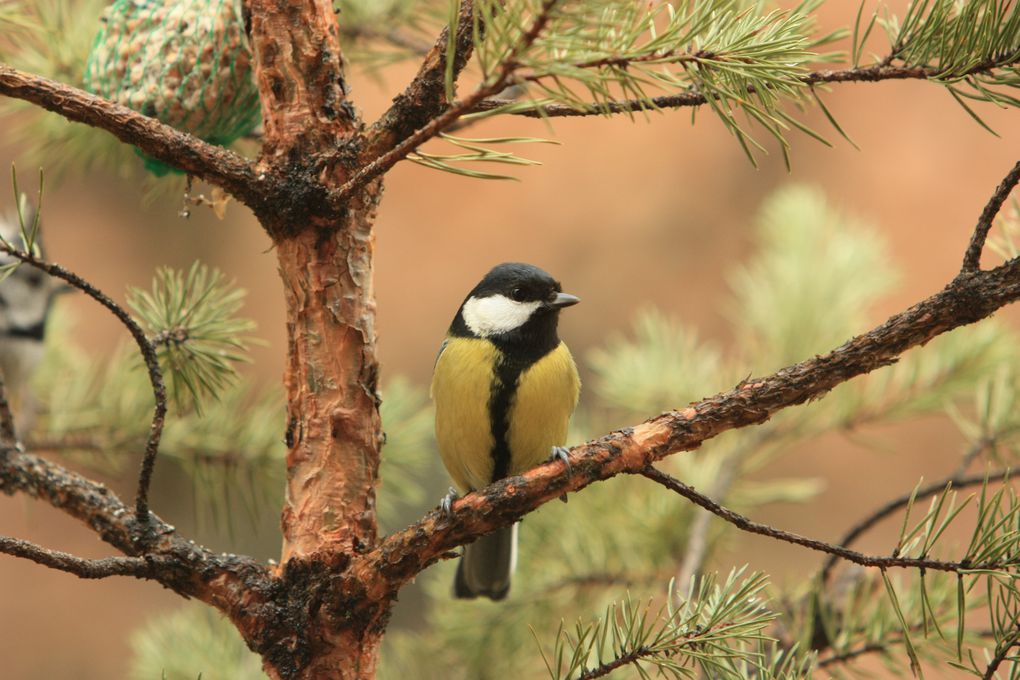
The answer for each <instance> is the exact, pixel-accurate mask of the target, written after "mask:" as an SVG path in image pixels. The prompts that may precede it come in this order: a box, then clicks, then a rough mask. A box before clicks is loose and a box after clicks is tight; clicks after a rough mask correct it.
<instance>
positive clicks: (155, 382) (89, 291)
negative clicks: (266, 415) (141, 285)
mask: <svg viewBox="0 0 1020 680" xmlns="http://www.w3.org/2000/svg"><path fill="white" fill-rule="evenodd" d="M0 251H2V252H5V253H7V254H8V255H10V256H12V257H14V258H17V259H19V260H21V261H22V262H24V263H25V264H27V265H30V266H32V267H35V268H36V269H39V270H40V271H43V272H46V273H47V274H49V275H50V276H53V277H56V278H58V279H60V280H62V281H64V282H66V283H68V284H70V285H71V286H73V287H75V288H77V289H78V290H80V291H82V292H83V293H85V294H86V295H88V296H89V297H91V298H92V299H93V300H95V301H96V302H98V303H99V304H101V305H102V306H103V307H106V309H108V310H109V311H110V312H111V313H112V314H113V315H114V316H115V317H117V320H118V321H120V322H121V324H122V325H123V326H124V327H125V328H127V330H128V332H129V333H131V337H132V338H133V339H134V341H135V344H137V345H138V351H139V352H140V353H141V355H142V359H143V360H144V362H145V368H146V369H147V371H148V374H149V383H150V384H151V385H152V394H153V398H154V399H155V402H156V403H155V406H154V408H153V414H152V424H151V426H150V427H149V438H148V441H147V442H146V444H145V455H144V457H143V458H142V466H141V470H140V472H139V474H138V492H137V495H136V497H135V514H136V515H137V517H138V519H139V521H140V522H146V521H147V520H148V517H149V485H150V483H151V482H152V471H153V468H154V467H155V465H156V454H157V453H159V441H160V438H161V437H162V435H163V424H164V422H165V420H166V409H167V400H166V385H165V384H164V382H163V372H162V370H161V369H160V367H159V359H158V357H157V356H156V349H155V347H153V345H152V343H151V342H149V339H148V338H147V337H146V335H145V331H143V330H142V327H141V326H139V325H138V323H137V322H136V321H135V320H134V319H132V318H131V315H130V314H128V313H127V311H125V310H124V308H123V307H121V306H120V305H118V304H117V303H116V302H114V301H113V300H112V299H111V298H110V297H109V296H108V295H106V293H104V292H103V291H101V290H99V289H98V288H96V287H95V286H93V285H92V284H91V283H89V282H88V281H86V280H85V279H83V278H81V277H80V276H78V275H77V274H75V273H74V272H71V271H68V270H67V269H64V268H63V267H61V266H60V265H56V264H52V263H49V262H45V261H43V260H40V259H38V258H36V257H35V256H34V255H32V254H30V253H25V252H22V251H20V250H17V249H15V248H12V247H11V246H9V245H7V244H5V243H0Z"/></svg>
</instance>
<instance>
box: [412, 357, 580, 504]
mask: <svg viewBox="0 0 1020 680" xmlns="http://www.w3.org/2000/svg"><path fill="white" fill-rule="evenodd" d="M499 359H500V352H499V350H498V349H497V348H496V346H495V345H493V344H492V343H491V342H489V341H487V340H481V339H475V338H449V339H448V341H447V344H446V347H445V349H444V350H443V351H442V353H441V354H440V355H439V358H438V359H437V361H436V368H435V374H434V375H433V378H432V398H433V399H434V400H435V406H436V441H437V443H438V444H439V453H440V455H441V456H442V459H443V464H444V465H445V466H446V469H447V471H448V472H449V473H450V477H452V478H453V481H454V483H455V484H456V485H457V487H458V489H459V490H460V491H461V492H466V491H470V490H472V489H480V488H482V487H483V486H487V485H488V484H489V483H490V482H492V474H493V467H494V461H493V453H492V452H493V449H494V448H495V445H496V441H495V438H494V436H493V429H492V420H491V414H490V410H489V409H490V406H491V396H492V390H493V388H494V381H495V380H496V377H495V371H494V367H495V366H496V362H497V361H499ZM580 389H581V381H580V379H579V377H578V375H577V366H576V365H575V364H574V359H573V357H572V356H571V355H570V350H568V349H567V346H566V345H565V344H563V343H562V342H561V343H560V344H559V346H557V347H556V349H554V350H553V351H552V352H550V353H548V354H546V355H545V356H544V357H542V358H541V359H539V360H538V361H537V362H535V363H534V364H532V365H531V366H529V367H528V368H527V369H525V370H524V371H523V372H522V373H521V375H520V377H519V378H518V381H517V387H516V390H515V393H514V396H513V399H512V401H511V405H510V411H509V423H510V425H509V429H508V432H507V435H506V437H507V444H508V446H509V449H510V465H509V473H510V474H512V475H514V474H520V473H521V472H524V471H525V470H527V469H529V468H532V467H534V466H536V465H538V464H539V463H541V462H543V461H545V460H547V459H548V458H549V456H550V453H551V449H552V447H554V446H561V445H563V444H564V443H565V442H566V439H567V425H568V423H569V421H570V416H571V414H572V413H573V412H574V407H575V406H576V405H577V399H578V395H579V394H580Z"/></svg>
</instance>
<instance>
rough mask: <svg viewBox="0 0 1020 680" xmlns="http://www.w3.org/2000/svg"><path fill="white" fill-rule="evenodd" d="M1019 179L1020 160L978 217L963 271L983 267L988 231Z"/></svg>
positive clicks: (965, 256) (965, 254)
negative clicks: (982, 252) (982, 259)
mask: <svg viewBox="0 0 1020 680" xmlns="http://www.w3.org/2000/svg"><path fill="white" fill-rule="evenodd" d="M1018 181H1020V162H1017V164H1016V165H1014V166H1013V169H1012V170H1010V172H1009V174H1008V175H1006V177H1004V178H1003V180H1002V182H1001V183H1000V184H999V186H998V187H997V188H996V189H995V193H994V194H992V198H991V200H990V201H988V204H987V205H986V206H985V209H984V210H982V211H981V217H980V218H978V223H977V226H976V227H974V234H973V235H972V236H971V238H970V244H968V246H967V252H966V253H964V256H963V266H962V267H961V268H960V271H961V272H973V271H977V270H978V269H980V268H981V251H982V250H984V248H985V239H986V238H988V231H989V230H990V229H991V228H992V223H993V222H994V221H995V216H996V215H998V214H999V210H1001V209H1002V204H1003V203H1005V202H1006V199H1007V198H1008V197H1009V194H1010V193H1011V192H1012V191H1013V187H1015V186H1016V184H1017V182H1018Z"/></svg>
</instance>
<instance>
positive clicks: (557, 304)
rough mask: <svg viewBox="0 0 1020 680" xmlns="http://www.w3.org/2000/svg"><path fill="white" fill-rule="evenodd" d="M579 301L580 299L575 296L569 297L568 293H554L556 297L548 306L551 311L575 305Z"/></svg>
mask: <svg viewBox="0 0 1020 680" xmlns="http://www.w3.org/2000/svg"><path fill="white" fill-rule="evenodd" d="M580 301H581V298H579V297H577V296H576V295H571V294H570V293H556V297H555V298H554V299H553V301H552V302H550V303H549V306H550V307H552V308H553V309H562V308H563V307H569V306H570V305H576V304H577V303H578V302H580Z"/></svg>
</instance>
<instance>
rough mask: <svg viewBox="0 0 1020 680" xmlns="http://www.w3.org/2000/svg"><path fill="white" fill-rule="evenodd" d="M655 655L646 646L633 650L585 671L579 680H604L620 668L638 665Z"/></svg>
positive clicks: (579, 676) (578, 677)
mask: <svg viewBox="0 0 1020 680" xmlns="http://www.w3.org/2000/svg"><path fill="white" fill-rule="evenodd" d="M653 654H655V652H654V651H653V650H651V649H649V648H648V647H645V646H641V647H638V648H637V649H632V650H631V651H629V652H627V653H626V654H621V655H620V656H618V657H616V658H615V659H613V660H612V661H607V662H605V663H602V664H599V665H598V666H596V667H595V668H591V669H589V670H586V671H584V672H583V673H581V674H580V675H578V676H577V680H595V678H604V677H606V676H607V675H609V674H610V673H612V672H613V671H615V670H616V669H618V668H622V667H624V666H626V665H627V664H631V663H636V662H638V661H640V660H641V659H643V658H645V657H646V656H652V655H653Z"/></svg>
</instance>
